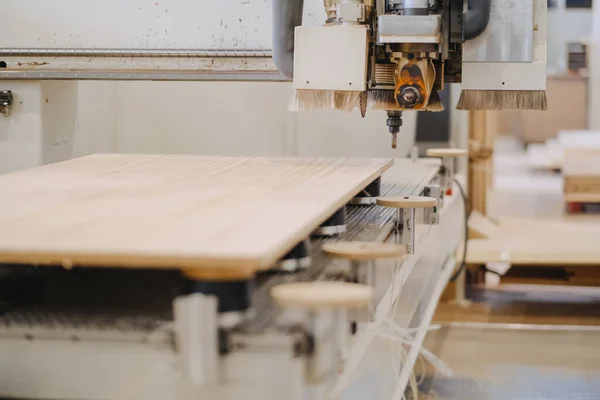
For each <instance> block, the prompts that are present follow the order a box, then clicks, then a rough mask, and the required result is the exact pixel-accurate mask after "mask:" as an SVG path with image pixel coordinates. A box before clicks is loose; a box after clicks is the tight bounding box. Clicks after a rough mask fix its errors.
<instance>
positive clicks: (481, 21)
mask: <svg viewBox="0 0 600 400" xmlns="http://www.w3.org/2000/svg"><path fill="white" fill-rule="evenodd" d="M61 6H62V8H58V6H57V4H55V3H52V4H51V3H49V2H46V1H41V0H26V1H23V0H4V2H3V8H2V15H3V24H1V26H0V79H1V80H2V81H0V84H2V87H1V88H0V89H2V92H1V93H0V97H1V101H0V103H1V105H0V107H1V108H2V111H4V113H5V115H6V116H0V118H5V120H4V121H2V122H3V124H2V125H1V126H2V127H3V129H5V130H7V132H8V133H7V134H6V132H5V138H8V140H5V141H4V143H1V144H0V157H1V158H2V159H1V160H0V166H1V167H2V169H3V171H7V170H11V171H12V170H18V169H23V168H28V167H35V166H38V165H42V164H47V163H51V162H56V161H62V160H67V159H69V158H71V156H72V150H70V149H69V146H70V145H69V142H70V140H71V139H72V137H71V136H70V135H71V133H58V134H55V133H54V131H55V129H54V128H55V127H56V125H57V124H61V126H62V127H64V126H66V125H65V121H72V120H73V115H72V111H71V106H72V103H73V102H76V89H75V90H74V89H73V86H71V85H72V82H74V81H78V80H86V79H92V80H167V81H186V80H189V81H202V80H208V81H287V80H293V82H294V89H295V95H294V99H293V100H292V108H293V109H296V110H299V111H302V110H313V109H324V108H335V109H341V110H344V111H355V112H361V113H362V114H364V113H366V112H368V110H369V109H378V110H384V111H387V125H388V127H389V131H390V132H391V133H392V134H393V135H394V136H395V135H396V134H398V133H399V130H400V126H401V125H402V114H401V113H402V112H404V111H419V110H428V109H429V110H435V109H439V107H440V106H439V104H436V98H437V91H438V90H441V89H442V88H443V86H444V85H445V84H446V83H449V82H462V85H463V90H464V91H465V94H464V96H463V102H462V104H463V105H464V106H465V107H466V108H472V109H487V108H492V109H496V108H509V107H512V108H544V104H545V97H544V95H543V91H544V89H545V32H546V25H545V13H546V2H545V0H529V1H520V2H515V1H508V0H487V1H486V0H479V1H477V0H471V1H468V2H463V1H462V0H411V1H409V0H403V1H402V0H398V1H395V0H394V1H392V0H388V1H383V0H381V1H380V0H371V1H369V0H365V1H358V0H339V1H329V0H327V1H325V2H324V3H323V2H321V1H317V0H314V1H313V0H306V1H302V0H273V2H272V4H270V2H265V1H254V0H250V1H247V2H238V1H230V0H227V1H219V2H209V1H203V2H191V1H190V2H185V6H184V5H182V3H181V2H179V1H175V0H164V1H162V2H160V1H158V2H155V1H145V0H144V1H140V2H137V3H135V4H134V3H132V2H121V1H117V0H110V1H103V2H80V1H75V0H72V1H66V0H65V1H63V2H61ZM4 20H5V21H4ZM271 26H272V29H271ZM271 37H272V38H271ZM56 81H59V82H56ZM48 90H51V91H52V92H53V94H57V95H59V96H60V98H61V99H62V100H63V102H62V104H60V105H57V106H53V107H52V109H51V110H50V111H49V110H48V108H46V106H45V101H44V99H45V98H46V97H47V96H46V91H48ZM157 101H161V99H158V100H157ZM199 112H201V111H199ZM339 117H340V118H344V115H343V114H340V116H339ZM383 124H384V121H382V126H384V125H383ZM67 125H68V124H67ZM72 125H74V122H73V123H72ZM72 128H73V126H71V129H72ZM15 132H19V133H21V132H26V135H24V136H18V137H17V136H15ZM373 134H376V133H373ZM459 154H460V153H453V154H451V152H450V153H448V152H446V153H443V152H442V153H437V154H435V156H437V157H443V158H444V157H445V156H456V155H459ZM445 158H446V159H448V157H445ZM451 165H452V164H451V163H450V164H448V163H446V164H445V166H446V168H442V169H440V166H441V164H440V163H439V162H437V161H436V160H426V161H411V160H396V163H395V166H394V167H392V168H391V169H390V170H389V171H388V172H387V173H386V174H384V175H383V177H382V178H381V179H377V180H375V181H374V182H372V183H370V184H369V186H368V187H365V188H364V189H365V190H364V191H361V193H359V194H358V195H357V196H356V197H355V198H353V199H352V200H350V204H349V205H348V207H347V208H344V209H341V210H339V211H338V212H336V213H335V214H333V215H331V216H330V218H329V219H328V220H327V221H325V222H324V223H323V224H322V225H321V226H319V227H315V233H316V234H318V235H313V237H312V238H311V240H310V243H308V244H307V243H306V242H302V243H298V245H297V246H296V247H295V248H294V249H291V251H290V252H289V253H288V254H287V255H286V256H285V257H283V258H282V259H281V260H279V261H278V262H277V269H278V271H279V272H285V273H275V274H265V275H261V276H260V277H259V278H258V279H255V280H252V282H253V285H250V284H249V283H248V282H245V283H244V284H242V285H241V286H239V285H238V286H235V287H233V286H231V285H228V284H227V283H226V282H225V284H218V285H217V286H216V287H215V286H214V285H213V286H210V287H209V288H207V287H206V286H203V285H200V286H201V287H200V288H199V287H196V289H197V290H198V291H199V292H200V293H205V294H207V293H208V294H210V295H206V296H187V295H182V294H181V293H182V290H181V288H182V287H188V286H189V284H190V282H189V279H187V278H186V277H185V276H184V277H182V276H181V275H180V274H179V273H177V272H173V271H150V270H129V271H128V270H122V269H120V270H115V269H107V270H102V269H86V268H75V269H64V268H63V269H61V268H58V269H57V268H35V267H33V266H20V267H19V268H18V269H15V268H13V267H11V266H8V265H2V268H1V269H0V304H1V305H2V308H0V313H1V314H0V396H3V397H13V398H40V399H94V400H95V399H98V400H100V399H121V398H128V399H132V398H136V399H138V398H139V399H151V398H176V399H186V398H203V399H204V398H206V399H246V398H249V397H252V398H265V399H271V398H272V399H285V398H294V399H300V398H310V399H317V398H327V397H328V396H329V397H330V398H331V397H333V398H344V399H359V398H364V397H365V396H369V397H370V398H377V399H388V398H393V399H396V400H400V399H402V398H403V396H404V393H405V389H406V387H407V385H408V382H409V380H410V376H411V373H412V371H413V367H414V365H415V362H416V360H417V357H418V354H419V351H420V347H421V344H422V341H423V338H424V335H425V333H426V331H427V329H428V326H429V324H430V322H431V318H432V315H433V312H434V310H435V307H436V305H437V302H438V300H439V297H440V294H441V292H442V290H443V288H444V287H445V285H446V283H447V281H448V279H449V277H450V276H451V275H452V273H453V270H454V266H455V262H454V258H455V256H454V251H455V250H456V248H457V246H458V244H459V243H460V242H461V240H462V239H463V235H464V219H463V210H462V204H461V201H460V197H459V196H457V193H458V191H457V190H456V189H457V188H456V187H454V189H455V190H454V194H453V195H450V194H449V193H450V191H448V189H452V188H453V178H452V168H451ZM440 171H441V173H440ZM0 193H1V191H0ZM380 195H383V196H401V198H400V200H399V201H401V202H402V201H404V200H402V199H403V198H404V197H405V196H406V197H407V199H406V201H409V199H410V205H408V203H406V204H405V206H404V208H403V210H402V211H401V212H397V213H396V212H395V211H393V210H392V209H390V208H389V204H388V205H387V207H386V206H385V204H384V206H381V207H380V206H373V205H372V204H373V203H374V202H375V201H376V200H375V199H376V197H378V196H380ZM424 195H427V196H428V197H427V198H426V199H425V197H424ZM411 196H416V200H415V198H414V197H411ZM0 197H2V196H1V195H0ZM424 199H425V200H424ZM432 199H433V200H432ZM1 201H2V200H0V202H1ZM431 201H433V203H430V202H431ZM384 203H385V202H384ZM421 207H423V209H419V208H421ZM415 209H417V211H415ZM317 237H318V238H317ZM394 237H395V238H396V240H397V241H401V243H403V244H405V245H406V248H407V250H408V254H406V256H405V257H402V260H401V261H397V260H393V261H376V262H377V264H378V265H379V266H380V267H381V270H382V271H384V272H383V273H378V274H377V275H375V276H370V275H369V274H367V275H366V276H363V274H362V273H360V274H359V273H357V271H358V270H359V269H360V268H362V267H360V265H359V264H360V263H359V264H356V263H351V267H350V268H348V266H349V264H348V263H347V262H345V261H340V260H339V259H338V260H337V261H336V259H335V257H332V254H338V253H339V251H340V250H339V249H337V253H336V251H335V249H333V250H332V249H330V252H329V253H327V251H325V247H323V250H322V249H321V247H322V245H325V244H329V245H330V246H331V245H332V244H333V245H335V243H337V242H338V241H340V240H349V239H351V240H362V241H372V242H376V243H381V242H386V241H394ZM334 247H335V246H334ZM327 254H329V256H328V255H327ZM338 255H339V254H338ZM69 267H72V265H71V266H69ZM75 267H77V266H75ZM378 268H379V267H378ZM378 271H379V269H378ZM188 278H189V277H188ZM347 279H351V280H355V281H356V280H359V281H363V282H366V283H368V284H369V285H371V286H372V287H374V289H375V304H373V305H372V309H371V312H370V313H368V314H369V315H368V316H361V317H358V316H357V315H355V314H352V313H350V314H347V313H346V312H345V311H343V312H342V311H340V312H339V313H334V314H332V313H320V312H318V311H317V312H315V313H313V314H311V318H312V319H311V321H312V324H308V325H306V326H302V325H298V323H297V321H298V315H297V314H295V313H294V312H292V311H282V310H281V309H280V308H278V307H276V306H275V305H274V304H273V301H272V299H271V294H272V292H271V289H272V288H273V287H275V286H277V285H279V284H282V283H290V282H313V281H340V280H347ZM213 283H214V282H213ZM240 293H241V294H242V296H239V294H240ZM232 295H233V296H232ZM240 297H241V298H242V299H241V300H240ZM215 301H216V302H219V303H220V304H225V302H226V303H227V304H229V306H228V307H229V309H228V310H227V312H226V313H221V314H217V311H216V309H215V308H214V304H215ZM284 303H285V301H284ZM249 311H253V312H249ZM225 314H226V315H225ZM346 321H353V322H352V323H351V324H349V323H348V322H346ZM356 321H358V322H356ZM390 321H393V324H394V327H395V328H394V329H392V330H390V329H391V328H390V326H389V325H390ZM382 332H383V334H382ZM386 334H387V336H385V335H386ZM390 335H392V336H394V337H395V339H394V343H395V346H391V345H390V342H389V336H390ZM342 360H343V361H342Z"/></svg>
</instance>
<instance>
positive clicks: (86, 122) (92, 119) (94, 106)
mask: <svg viewBox="0 0 600 400" xmlns="http://www.w3.org/2000/svg"><path fill="white" fill-rule="evenodd" d="M77 86H78V98H79V101H78V102H77V119H76V134H75V139H74V143H73V154H74V156H75V157H80V156H84V155H87V154H93V153H112V152H116V151H117V149H118V147H117V146H118V123H117V122H118V107H119V98H118V96H117V87H118V83H117V82H94V81H81V82H78V85H77Z"/></svg>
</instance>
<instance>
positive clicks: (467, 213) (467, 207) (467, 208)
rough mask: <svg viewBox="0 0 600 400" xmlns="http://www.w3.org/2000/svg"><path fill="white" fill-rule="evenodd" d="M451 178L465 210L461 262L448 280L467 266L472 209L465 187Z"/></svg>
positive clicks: (452, 280) (456, 275)
mask: <svg viewBox="0 0 600 400" xmlns="http://www.w3.org/2000/svg"><path fill="white" fill-rule="evenodd" d="M453 179H454V182H455V183H456V185H457V186H458V189H459V191H460V195H461V196H462V199H463V203H464V206H465V211H464V214H465V240H464V244H463V255H462V262H461V264H460V267H459V268H458V270H457V271H456V272H455V273H454V275H452V277H451V278H450V282H456V280H457V279H458V277H459V276H460V274H462V273H463V271H464V270H465V268H466V267H467V243H468V241H469V217H470V216H471V211H472V210H473V209H472V207H471V206H470V204H469V201H468V199H467V194H466V192H465V189H464V188H463V186H462V185H461V184H460V182H459V181H458V180H457V179H456V178H453Z"/></svg>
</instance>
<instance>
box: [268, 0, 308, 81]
mask: <svg viewBox="0 0 600 400" xmlns="http://www.w3.org/2000/svg"><path fill="white" fill-rule="evenodd" d="M271 7H272V8H273V62H274V63H275V67H277V69H278V70H279V72H280V73H281V74H282V75H283V76H285V77H286V78H289V79H292V78H293V77H294V30H295V28H296V27H297V26H300V25H302V13H303V11H304V0H272V3H271Z"/></svg>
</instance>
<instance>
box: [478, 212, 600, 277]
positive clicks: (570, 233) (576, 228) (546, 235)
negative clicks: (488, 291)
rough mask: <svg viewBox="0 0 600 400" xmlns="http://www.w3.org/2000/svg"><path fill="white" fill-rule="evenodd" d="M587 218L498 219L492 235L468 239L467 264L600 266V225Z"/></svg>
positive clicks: (595, 220) (594, 220)
mask: <svg viewBox="0 0 600 400" xmlns="http://www.w3.org/2000/svg"><path fill="white" fill-rule="evenodd" d="M597 221H598V220H597V219H594V218H592V219H590V220H589V221H585V220H583V221H568V220H567V221H544V220H533V219H531V220H530V219H522V218H501V219H499V221H498V227H497V229H496V231H495V232H494V234H493V235H491V236H490V237H488V238H485V239H475V240H469V246H468V255H467V260H468V262H469V263H470V264H485V263H487V262H494V261H508V262H511V263H512V264H517V265H518V264H521V265H532V264H535V265H560V266H564V265H594V266H597V265H600V247H599V246H598V243H599V240H600V239H599V238H600V225H599V224H598V223H597Z"/></svg>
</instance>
